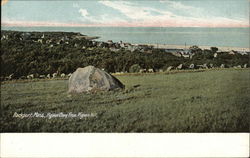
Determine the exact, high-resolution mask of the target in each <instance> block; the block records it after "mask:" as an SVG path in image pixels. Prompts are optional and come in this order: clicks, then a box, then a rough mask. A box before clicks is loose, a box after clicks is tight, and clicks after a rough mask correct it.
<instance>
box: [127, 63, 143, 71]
mask: <svg viewBox="0 0 250 158" xmlns="http://www.w3.org/2000/svg"><path fill="white" fill-rule="evenodd" d="M140 69H141V67H140V65H139V64H134V65H132V66H131V67H130V68H129V72H132V73H135V72H139V71H140Z"/></svg>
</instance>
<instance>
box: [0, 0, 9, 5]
mask: <svg viewBox="0 0 250 158" xmlns="http://www.w3.org/2000/svg"><path fill="white" fill-rule="evenodd" d="M8 1H9V0H2V1H1V5H5V4H6V3H7V2H8Z"/></svg>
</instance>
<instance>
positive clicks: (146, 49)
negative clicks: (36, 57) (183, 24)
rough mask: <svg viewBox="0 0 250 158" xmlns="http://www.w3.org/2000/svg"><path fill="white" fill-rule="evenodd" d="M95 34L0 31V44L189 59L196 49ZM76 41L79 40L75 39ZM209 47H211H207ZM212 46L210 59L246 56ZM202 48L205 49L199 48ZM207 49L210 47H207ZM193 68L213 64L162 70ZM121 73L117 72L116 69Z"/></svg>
mask: <svg viewBox="0 0 250 158" xmlns="http://www.w3.org/2000/svg"><path fill="white" fill-rule="evenodd" d="M98 38H99V37H96V36H95V37H91V36H87V35H82V34H81V33H73V32H53V33H51V32H18V31H4V30H2V31H1V43H2V42H3V41H8V40H11V41H15V42H26V43H27V42H28V43H30V44H31V45H32V43H36V44H41V45H44V46H45V47H48V48H54V47H57V46H62V45H63V46H66V45H71V46H73V47H75V48H78V49H79V48H80V49H82V50H88V51H91V50H93V49H95V48H105V49H109V50H110V51H112V52H118V51H121V50H122V51H130V52H140V53H146V54H150V53H152V52H153V51H155V50H158V51H160V52H165V53H168V54H172V55H174V56H176V57H181V58H186V59H192V58H193V56H194V55H195V54H196V51H193V49H196V50H197V49H199V48H198V47H197V46H194V47H193V48H192V47H190V48H187V49H177V48H157V47H155V46H153V45H148V44H131V43H127V42H126V43H125V42H123V41H119V42H113V41H112V40H108V41H106V42H103V41H97V39H98ZM79 41H80V42H79ZM211 48H212V47H211ZM213 48H214V49H216V50H215V51H213V58H217V56H218V55H219V54H220V53H227V54H229V55H249V54H250V52H249V51H234V50H231V51H228V52H225V51H220V50H219V49H218V48H216V47H213ZM203 51H206V50H203ZM209 51H210V50H209ZM219 67H220V68H224V67H226V65H225V64H224V63H222V64H221V65H220V66H219ZM234 67H237V68H247V67H248V64H247V63H244V64H242V65H235V66H234ZM184 68H188V69H195V68H204V69H206V68H213V64H211V63H210V64H209V63H204V64H199V65H198V64H196V65H195V64H193V63H192V64H190V65H189V66H186V67H185V66H184V64H182V63H180V64H179V65H178V66H168V68H167V69H166V71H170V70H173V69H178V70H180V69H184ZM155 71H160V72H163V71H164V70H163V69H157V70H156V69H155V68H148V69H145V68H143V67H141V68H140V70H139V72H140V73H143V72H155ZM117 73H121V72H117ZM11 75H12V74H10V75H9V76H7V79H11V78H12V77H11ZM70 75H71V74H65V73H58V72H55V73H53V74H48V75H38V78H39V77H40V78H46V77H47V78H51V77H56V76H61V77H67V76H68V77H69V76H70ZM35 77H36V75H34V74H29V75H28V76H26V77H25V76H22V78H28V79H29V78H35Z"/></svg>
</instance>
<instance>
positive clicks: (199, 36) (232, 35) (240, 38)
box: [2, 26, 250, 48]
mask: <svg viewBox="0 0 250 158" xmlns="http://www.w3.org/2000/svg"><path fill="white" fill-rule="evenodd" d="M2 30H16V31H65V32H80V33H82V34H84V35H89V36H99V37H100V38H99V39H98V40H99V41H107V40H113V41H114V42H118V41H123V42H129V43H133V44H167V45H185V44H186V45H198V46H216V47H241V48H249V45H250V44H249V43H250V42H249V40H250V38H249V28H200V27H4V26H2Z"/></svg>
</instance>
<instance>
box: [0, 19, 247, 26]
mask: <svg viewBox="0 0 250 158" xmlns="http://www.w3.org/2000/svg"><path fill="white" fill-rule="evenodd" d="M1 25H2V26H19V27H36V26H49V27H91V26H99V27H102V26H111V27H112V26H113V27H249V26H250V25H249V24H248V23H242V22H238V21H230V20H222V19H217V20H214V21H211V20H210V21H206V20H201V19H193V20H189V19H188V20H186V19H182V20H176V19H171V18H169V19H167V20H161V19H155V20H154V21H137V22H126V21H125V22H120V21H119V22H118V21H117V22H116V21H114V22H108V23H92V24H84V23H60V22H48V21H41V22H38V21H3V22H2V23H1Z"/></svg>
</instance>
